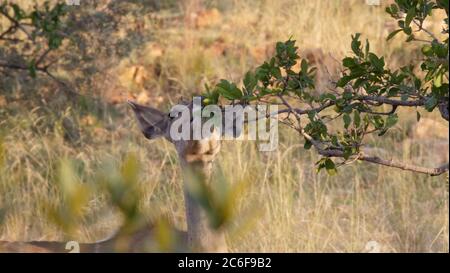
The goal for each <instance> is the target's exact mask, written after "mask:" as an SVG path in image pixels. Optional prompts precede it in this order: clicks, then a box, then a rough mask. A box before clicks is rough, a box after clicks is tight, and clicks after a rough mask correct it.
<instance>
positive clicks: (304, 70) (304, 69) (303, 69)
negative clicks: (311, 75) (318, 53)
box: [301, 59, 308, 73]
mask: <svg viewBox="0 0 450 273" xmlns="http://www.w3.org/2000/svg"><path fill="white" fill-rule="evenodd" d="M301 68H302V72H305V73H307V72H308V62H307V61H306V60H305V59H303V60H302V63H301Z"/></svg>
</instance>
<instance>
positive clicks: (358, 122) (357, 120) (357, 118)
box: [353, 110, 361, 128]
mask: <svg viewBox="0 0 450 273" xmlns="http://www.w3.org/2000/svg"><path fill="white" fill-rule="evenodd" d="M353 124H355V127H356V128H358V127H359V126H360V125H361V116H360V115H359V111H358V110H355V112H354V113H353Z"/></svg>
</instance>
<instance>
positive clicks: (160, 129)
mask: <svg viewBox="0 0 450 273" xmlns="http://www.w3.org/2000/svg"><path fill="white" fill-rule="evenodd" d="M128 104H129V105H130V106H131V108H132V109H133V111H134V113H135V116H136V119H137V121H138V125H139V128H140V129H141V131H142V133H143V134H144V136H145V137H146V138H147V139H156V138H160V137H163V138H165V139H166V140H168V141H169V142H171V143H172V144H174V145H175V148H176V150H177V152H178V155H179V156H180V158H181V159H182V160H184V161H185V162H187V163H192V162H212V161H213V160H214V159H215V157H216V155H217V154H218V153H219V151H220V140H219V135H218V134H216V133H212V134H211V136H210V137H208V138H203V139H199V140H192V127H193V126H191V125H192V124H191V123H192V118H189V119H187V118H186V116H183V115H178V116H175V117H173V116H171V115H170V113H165V112H162V111H160V110H157V109H155V108H152V107H148V106H143V105H139V104H137V103H135V102H132V101H128ZM183 105H184V106H187V108H188V109H189V111H190V115H189V117H192V103H189V104H183ZM175 123H177V124H180V123H185V124H189V126H190V128H191V129H190V136H191V138H189V139H188V140H186V139H176V138H174V137H172V136H171V126H172V125H174V124H175Z"/></svg>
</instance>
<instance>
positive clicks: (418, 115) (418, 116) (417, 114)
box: [416, 111, 421, 122]
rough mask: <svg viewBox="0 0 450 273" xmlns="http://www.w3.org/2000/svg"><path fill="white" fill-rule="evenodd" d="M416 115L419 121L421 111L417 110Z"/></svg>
mask: <svg viewBox="0 0 450 273" xmlns="http://www.w3.org/2000/svg"><path fill="white" fill-rule="evenodd" d="M416 117H417V122H419V121H420V118H421V116H420V113H419V111H417V112H416Z"/></svg>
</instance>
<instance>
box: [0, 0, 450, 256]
mask: <svg viewBox="0 0 450 273" xmlns="http://www.w3.org/2000/svg"><path fill="white" fill-rule="evenodd" d="M14 2H16V3H19V4H20V5H21V6H23V7H27V6H29V7H31V6H32V5H33V3H32V2H33V1H25V0H23V1H20V0H18V1H14ZM37 2H39V1H37ZM91 2H95V3H91ZM369 2H377V1H369ZM390 2H391V1H387V0H380V5H369V4H367V3H366V1H364V0H336V1H326V0H314V1H311V0H308V1H306V0H257V1H253V0H242V1H237V0H224V1H218V0H204V1H201V0H185V1H181V0H180V1H177V0H165V1H156V0H149V1H143V0H134V1H132V0H125V1H118V0H117V1H115V0H99V1H83V0H81V5H80V6H73V7H71V9H70V11H69V15H68V17H69V24H68V29H69V31H71V32H70V39H67V40H65V42H64V44H63V45H62V47H61V48H60V49H58V50H57V51H55V52H52V53H51V54H52V55H51V56H49V57H51V58H53V59H54V60H55V65H54V66H52V71H53V74H54V75H57V76H58V77H59V78H60V79H62V80H64V82H66V83H67V84H68V85H70V90H76V91H77V92H79V93H80V94H82V95H83V97H82V99H80V98H79V99H77V101H76V103H74V102H73V100H72V99H71V95H70V92H68V91H67V90H64V89H68V88H66V87H64V86H63V85H61V84H59V83H57V82H55V81H54V80H52V79H49V78H48V77H45V76H38V77H37V78H35V79H33V78H30V77H29V76H28V74H27V72H26V71H9V72H8V73H5V74H1V73H0V145H1V146H0V147H1V149H0V159H1V160H0V240H8V241H27V240H62V239H64V238H67V234H66V233H64V232H63V229H61V228H60V226H58V225H57V224H55V222H58V221H61V219H60V218H61V217H59V218H58V219H59V220H58V221H53V220H54V219H53V220H51V218H52V217H51V216H50V217H49V214H50V215H51V214H52V213H49V210H50V209H49V208H51V207H59V206H61V204H63V203H64V201H65V200H64V198H63V197H62V196H61V193H60V191H59V189H58V187H57V185H56V184H57V181H58V180H60V179H61V173H64V170H65V168H62V171H61V168H58V166H59V165H60V162H61V160H62V159H66V161H67V160H68V161H69V162H70V164H69V163H67V165H70V166H71V167H70V168H69V169H70V170H66V171H67V172H70V173H71V176H72V178H73V179H74V180H76V183H81V184H84V185H90V184H95V183H97V181H98V180H99V179H98V172H99V171H100V172H101V170H103V169H104V162H105V161H106V162H110V164H112V165H113V166H119V165H120V164H121V162H122V161H123V160H124V158H126V157H127V155H129V154H130V153H131V154H134V155H135V157H136V158H137V162H139V165H140V168H139V173H138V178H137V181H139V182H138V187H139V192H140V194H141V197H142V198H141V199H140V203H139V211H140V213H141V214H142V215H146V217H149V218H152V217H157V216H158V215H164V216H165V217H167V218H168V219H169V220H170V221H171V222H173V223H175V225H176V226H177V227H179V228H185V219H184V217H185V216H184V203H183V197H182V183H181V181H182V178H181V174H180V169H179V165H178V161H177V158H176V153H175V151H174V149H173V148H172V147H171V146H170V144H168V143H167V142H165V141H164V140H152V141H148V140H146V139H145V138H144V137H143V136H142V135H141V133H140V132H139V130H138V127H137V124H136V123H135V121H134V117H133V115H132V112H131V111H130V109H128V108H127V106H126V103H125V101H126V99H127V98H133V99H134V100H136V101H137V102H138V103H141V104H146V105H151V106H153V107H157V108H160V109H162V110H167V109H168V108H169V106H170V105H171V104H174V103H177V102H178V101H179V100H180V99H183V98H184V99H188V98H189V97H190V96H192V95H193V94H198V93H201V92H203V91H204V85H205V84H207V85H214V84H215V83H216V82H218V80H220V79H221V78H226V79H229V80H234V81H239V80H240V79H241V78H242V77H243V75H244V74H245V72H246V71H247V70H249V69H252V68H255V67H256V66H258V65H260V64H261V63H262V62H263V61H264V60H266V59H267V58H268V57H270V56H271V54H272V53H273V50H274V47H275V43H276V42H277V41H285V40H287V39H289V38H290V37H292V39H295V40H296V41H297V45H298V46H299V52H300V56H301V57H302V58H306V59H308V60H309V61H310V62H311V63H312V64H313V65H315V66H317V67H318V72H317V82H316V86H317V87H318V89H321V88H323V89H326V88H327V87H328V85H329V84H330V82H332V81H333V79H334V78H335V77H336V75H339V71H340V70H341V67H340V60H341V59H342V58H343V57H344V56H345V55H349V54H350V42H351V34H354V33H357V32H360V33H362V37H363V38H364V39H366V38H367V39H368V40H369V41H370V43H371V48H372V49H373V51H374V52H376V53H377V54H379V55H384V56H385V58H386V63H387V64H388V66H389V67H392V68H396V67H399V66H402V65H407V64H410V63H415V62H417V58H419V56H420V55H419V54H418V53H419V52H420V47H419V46H418V45H416V44H414V43H412V44H410V43H408V44H406V43H404V40H405V37H404V36H402V35H397V36H396V37H395V38H394V39H392V40H391V41H389V42H386V37H387V35H388V34H389V33H390V32H391V31H393V30H395V29H396V22H395V21H393V20H392V19H391V18H390V17H389V16H388V14H386V13H385V11H384V8H385V7H386V5H388V4H390ZM6 23H7V22H6V21H0V32H1V30H2V27H1V26H4V25H5V24H6ZM441 23H442V15H441V17H439V14H438V15H437V16H436V17H434V19H433V20H431V21H429V22H428V23H427V24H429V25H427V27H428V28H430V29H433V30H436V31H437V32H439V30H440V29H441V28H442V26H441ZM2 43H4V42H3V41H1V42H0V58H2V59H8V60H10V61H14V60H15V58H16V59H17V58H19V56H14V55H8V56H5V55H4V51H3V49H2V48H1V47H3V46H4V45H5V44H2ZM421 114H422V119H421V121H420V122H417V121H416V113H415V111H411V112H409V111H402V112H400V113H399V115H400V119H401V121H400V122H399V123H398V124H397V125H396V128H395V129H394V130H391V131H389V132H388V133H387V135H386V136H384V137H380V138H379V137H371V138H370V147H369V148H370V149H372V150H373V151H374V153H377V154H380V155H383V156H385V157H388V158H389V157H393V158H398V159H401V160H404V161H406V162H411V163H412V162H414V163H416V164H423V165H426V166H430V167H432V166H437V165H440V164H442V163H444V162H448V157H449V154H448V123H445V122H442V121H441V119H440V118H439V117H438V116H437V115H434V114H429V113H425V112H423V113H421ZM318 159H319V157H318V156H317V155H316V154H315V153H314V151H307V150H304V149H303V139H302V138H300V137H299V136H298V135H297V134H295V132H294V131H291V130H289V129H288V128H283V127H280V140H279V148H278V149H277V150H276V151H275V152H270V153H261V152H259V151H258V149H257V146H256V144H255V143H253V142H240V141H235V142H232V141H229V142H225V143H224V144H223V148H222V151H221V154H220V157H219V159H218V161H217V168H216V169H217V170H216V172H217V173H219V174H220V176H222V177H224V178H225V179H226V180H227V181H228V182H229V183H231V184H241V185H244V186H243V187H242V188H243V190H242V194H240V195H239V197H238V198H237V200H236V202H235V205H234V214H233V215H234V217H233V218H232V220H231V222H230V223H229V225H228V239H229V242H230V245H231V250H232V251H236V252H256V251H263V252H294V251H295V252H363V251H367V248H366V246H367V243H368V242H370V241H375V242H377V243H378V245H379V246H380V249H381V251H386V252H448V251H449V237H448V236H449V235H448V234H449V218H448V214H449V204H448V201H449V197H448V177H446V176H445V175H443V176H439V177H429V176H426V175H421V174H415V173H410V172H402V171H398V170H396V169H391V168H387V167H382V166H376V165H370V164H366V163H355V164H352V165H348V166H345V167H342V168H339V171H338V174H337V175H335V176H328V175H327V174H326V173H320V174H317V173H316V172H315V168H314V163H315V162H316V161H317V160H318ZM50 211H51V210H50ZM82 214H83V215H84V216H83V217H80V220H79V221H77V222H76V223H74V226H75V228H74V229H71V234H72V235H71V236H72V238H74V237H76V239H77V240H78V241H79V242H90V241H95V240H98V239H101V238H103V237H105V236H107V235H109V234H111V233H113V232H114V230H116V229H117V228H118V227H119V226H120V225H121V223H122V221H123V216H122V215H121V214H120V212H119V211H118V210H117V208H115V207H113V206H111V205H110V203H109V202H108V201H107V199H106V198H105V196H104V194H103V193H101V192H95V193H93V194H91V195H90V196H89V198H88V200H87V201H86V204H85V205H84V206H83V208H82ZM49 218H50V219H49Z"/></svg>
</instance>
